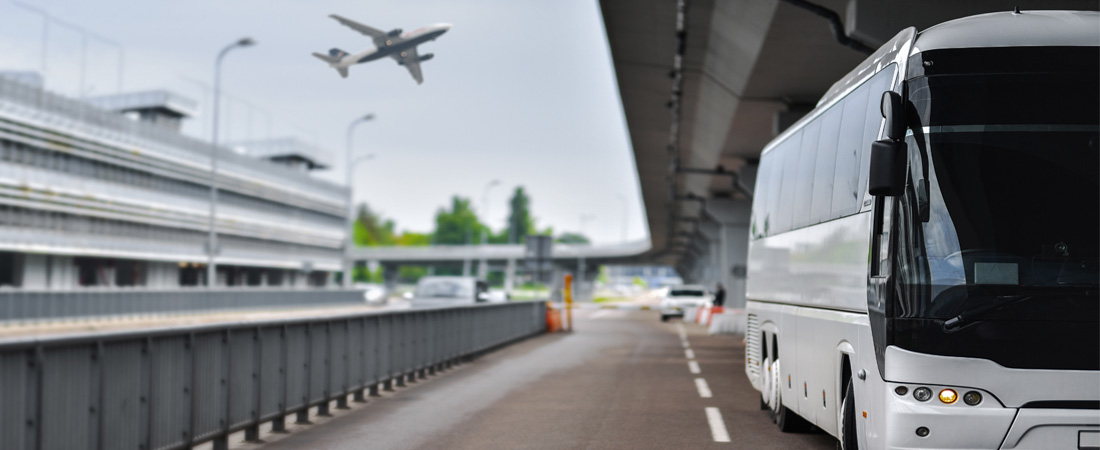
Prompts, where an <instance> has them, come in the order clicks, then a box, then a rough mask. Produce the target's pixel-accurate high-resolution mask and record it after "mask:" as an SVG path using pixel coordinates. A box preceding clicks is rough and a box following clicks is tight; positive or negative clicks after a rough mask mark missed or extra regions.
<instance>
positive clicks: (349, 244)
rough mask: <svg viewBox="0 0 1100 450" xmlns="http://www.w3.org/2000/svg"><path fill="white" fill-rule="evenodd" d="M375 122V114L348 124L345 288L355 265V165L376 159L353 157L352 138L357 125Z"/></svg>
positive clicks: (345, 174)
mask: <svg viewBox="0 0 1100 450" xmlns="http://www.w3.org/2000/svg"><path fill="white" fill-rule="evenodd" d="M372 120H374V114H367V115H365V116H363V117H360V118H358V119H355V120H353V121H352V122H351V123H350V124H348V135H347V150H346V155H345V160H344V163H345V164H344V165H345V166H346V167H344V184H345V185H346V186H347V187H348V216H347V220H346V223H345V226H344V228H345V229H347V233H348V235H347V239H346V240H345V242H344V287H345V288H350V287H351V275H352V274H351V271H352V269H353V267H352V266H353V264H352V260H351V249H352V248H353V247H354V242H353V241H352V238H353V237H354V235H355V234H354V231H355V188H354V187H353V186H352V174H353V173H354V171H355V164H356V163H360V162H363V161H368V160H370V159H373V158H374V155H362V156H360V157H358V158H353V157H352V145H351V142H352V138H353V137H354V135H355V127H356V125H359V124H362V123H366V122H370V121H372Z"/></svg>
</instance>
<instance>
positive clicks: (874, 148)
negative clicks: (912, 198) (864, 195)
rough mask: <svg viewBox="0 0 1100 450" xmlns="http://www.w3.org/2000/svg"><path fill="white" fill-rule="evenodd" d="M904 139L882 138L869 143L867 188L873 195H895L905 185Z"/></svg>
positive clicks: (897, 194) (899, 192)
mask: <svg viewBox="0 0 1100 450" xmlns="http://www.w3.org/2000/svg"><path fill="white" fill-rule="evenodd" d="M906 154H907V146H906V145H905V142H904V141H895V140H892V139H883V140H880V141H875V142H874V143H872V144H871V173H870V176H869V177H868V179H867V190H868V192H870V194H871V195H873V196H876V197H877V196H887V197H896V196H899V195H901V193H902V190H903V188H904V187H905V157H906Z"/></svg>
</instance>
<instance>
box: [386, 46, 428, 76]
mask: <svg viewBox="0 0 1100 450" xmlns="http://www.w3.org/2000/svg"><path fill="white" fill-rule="evenodd" d="M390 56H391V57H392V58H393V59H396V60H397V63H398V64H400V65H402V66H405V68H406V69H409V75H412V77H413V79H414V80H416V84H420V83H423V82H424V75H423V74H421V73H420V55H419V54H418V53H417V52H416V47H413V48H412V49H409V50H406V51H403V52H401V53H394V54H392V55H390Z"/></svg>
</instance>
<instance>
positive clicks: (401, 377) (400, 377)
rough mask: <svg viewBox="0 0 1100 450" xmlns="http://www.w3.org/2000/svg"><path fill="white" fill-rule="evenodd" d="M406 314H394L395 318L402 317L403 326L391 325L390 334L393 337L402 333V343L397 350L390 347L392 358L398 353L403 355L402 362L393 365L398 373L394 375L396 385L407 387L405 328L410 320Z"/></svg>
mask: <svg viewBox="0 0 1100 450" xmlns="http://www.w3.org/2000/svg"><path fill="white" fill-rule="evenodd" d="M406 315H407V314H402V315H399V316H394V318H395V319H396V318H397V317H400V318H401V326H391V327H390V336H391V337H393V336H395V335H400V336H401V345H400V346H397V349H398V351H396V352H395V351H393V350H394V349H393V348H391V349H390V355H391V357H392V358H394V359H396V357H397V355H401V364H398V365H394V367H393V368H394V373H395V374H396V376H394V385H396V386H397V387H405V360H406V356H407V355H406V354H405V350H406V348H405V333H404V330H405V324H406V322H408V320H407V319H406ZM396 323H397V320H394V324H396ZM397 330H401V331H400V332H399V331H397ZM391 347H393V346H391Z"/></svg>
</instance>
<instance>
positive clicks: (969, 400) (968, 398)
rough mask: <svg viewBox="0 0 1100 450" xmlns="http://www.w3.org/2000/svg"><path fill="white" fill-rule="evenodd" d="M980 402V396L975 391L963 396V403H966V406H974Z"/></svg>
mask: <svg viewBox="0 0 1100 450" xmlns="http://www.w3.org/2000/svg"><path fill="white" fill-rule="evenodd" d="M981 402H982V394H980V393H978V392H977V391H970V392H967V393H966V394H963V403H966V404H967V405H970V406H974V405H977V404H978V403H981Z"/></svg>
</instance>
